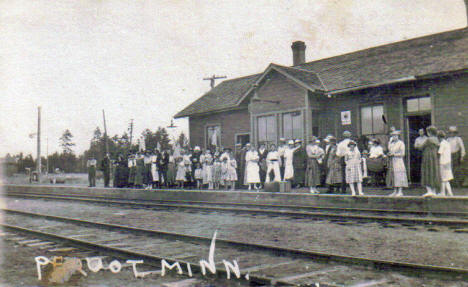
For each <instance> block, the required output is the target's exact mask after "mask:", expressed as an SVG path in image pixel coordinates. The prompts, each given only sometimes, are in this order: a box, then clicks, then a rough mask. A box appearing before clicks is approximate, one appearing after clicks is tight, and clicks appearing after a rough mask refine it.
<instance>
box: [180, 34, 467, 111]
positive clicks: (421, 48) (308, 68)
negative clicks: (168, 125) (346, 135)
mask: <svg viewBox="0 0 468 287" xmlns="http://www.w3.org/2000/svg"><path fill="white" fill-rule="evenodd" d="M275 66H276V67H278V68H279V69H282V70H283V71H285V72H286V73H288V74H289V75H291V76H293V77H294V78H296V79H297V80H299V81H302V82H303V83H306V84H308V85H312V86H316V87H317V88H318V89H321V90H325V91H339V90H344V89H347V88H353V87H359V86H365V85H372V84H382V83H385V82H387V81H392V80H398V79H403V78H407V77H410V76H415V77H417V76H423V75H430V74H437V73H443V72H450V71H458V70H463V69H467V68H468V29H467V28H465V29H460V30H455V31H450V32H444V33H439V34H434V35H430V36H425V37H421V38H416V39H411V40H406V41H401V42H396V43H392V44H386V45H383V46H378V47H374V48H369V49H366V50H361V51H357V52H353V53H349V54H344V55H339V56H335V57H331V58H326V59H322V60H317V61H312V62H307V63H304V64H302V65H298V66H294V67H284V66H279V65H275ZM302 70H305V71H302ZM260 75H261V74H256V75H250V76H246V77H242V78H236V79H232V80H227V81H224V82H222V83H220V84H219V85H218V86H216V87H214V88H213V89H212V90H211V91H209V92H208V93H206V94H204V95H203V96H202V97H200V98H199V99H198V100H196V101H195V102H193V103H192V104H191V105H189V106H188V107H186V108H185V109H184V110H182V111H181V112H179V113H178V114H177V115H176V116H175V117H185V116H190V115H194V114H200V113H206V112H213V111H219V110H223V109H226V108H232V107H235V106H237V104H238V102H239V100H240V99H241V98H242V96H243V95H244V93H245V92H247V90H248V89H249V88H250V86H251V85H252V84H253V83H254V82H255V81H256V79H257V78H258V77H260Z"/></svg>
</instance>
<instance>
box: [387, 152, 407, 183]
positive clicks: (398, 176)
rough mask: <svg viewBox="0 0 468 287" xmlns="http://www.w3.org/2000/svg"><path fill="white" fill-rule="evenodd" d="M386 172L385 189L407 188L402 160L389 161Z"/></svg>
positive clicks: (392, 159)
mask: <svg viewBox="0 0 468 287" xmlns="http://www.w3.org/2000/svg"><path fill="white" fill-rule="evenodd" d="M388 163H389V166H388V172H387V179H386V181H387V187H390V188H394V187H408V177H407V175H406V167H405V162H404V161H403V158H401V157H392V158H391V159H390V160H389V161H388Z"/></svg>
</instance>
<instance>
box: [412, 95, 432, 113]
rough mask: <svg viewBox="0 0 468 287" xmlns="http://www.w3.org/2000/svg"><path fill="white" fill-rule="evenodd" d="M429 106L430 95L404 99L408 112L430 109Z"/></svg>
mask: <svg viewBox="0 0 468 287" xmlns="http://www.w3.org/2000/svg"><path fill="white" fill-rule="evenodd" d="M431 108H432V105H431V97H421V98H414V99H407V100H406V111H407V112H409V113H413V112H424V111H430V110H431Z"/></svg>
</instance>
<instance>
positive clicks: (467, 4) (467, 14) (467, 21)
mask: <svg viewBox="0 0 468 287" xmlns="http://www.w3.org/2000/svg"><path fill="white" fill-rule="evenodd" d="M465 10H466V24H467V27H468V0H465Z"/></svg>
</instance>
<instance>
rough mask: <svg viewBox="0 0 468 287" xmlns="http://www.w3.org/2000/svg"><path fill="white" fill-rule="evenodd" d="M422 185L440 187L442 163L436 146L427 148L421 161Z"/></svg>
mask: <svg viewBox="0 0 468 287" xmlns="http://www.w3.org/2000/svg"><path fill="white" fill-rule="evenodd" d="M421 185H422V186H429V187H432V188H439V187H440V164H439V159H438V157H437V149H436V148H425V149H424V151H423V158H422V163H421Z"/></svg>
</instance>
